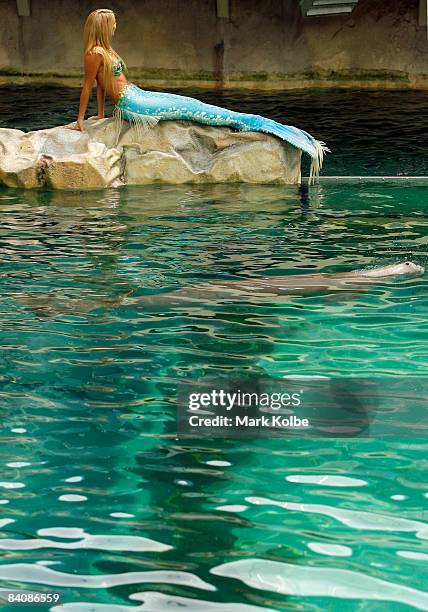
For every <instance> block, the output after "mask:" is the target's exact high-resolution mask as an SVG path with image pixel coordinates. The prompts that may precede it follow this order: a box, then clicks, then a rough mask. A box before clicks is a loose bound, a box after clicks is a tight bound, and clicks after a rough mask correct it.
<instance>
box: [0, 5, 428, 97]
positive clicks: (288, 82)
mask: <svg viewBox="0 0 428 612" xmlns="http://www.w3.org/2000/svg"><path fill="white" fill-rule="evenodd" d="M101 6H106V7H108V8H112V9H113V10H114V11H115V13H116V15H117V21H118V28H117V34H116V36H115V40H114V46H115V48H116V49H117V50H118V51H119V53H120V54H121V55H123V57H124V58H125V61H126V62H127V65H128V68H129V77H130V78H131V79H133V80H135V81H136V82H138V83H139V84H142V85H144V84H154V85H156V86H172V85H177V86H183V85H200V86H204V87H212V86H218V87H229V86H230V87H236V86H239V87H249V88H264V89H266V88H267V89H282V88H294V87H311V86H332V85H333V86H337V85H339V86H351V87H352V86H366V87H373V86H374V87H400V88H408V87H414V88H428V63H427V60H428V41H427V33H426V30H425V28H423V27H420V26H418V0H388V2H385V0H360V2H359V4H358V5H357V8H356V9H355V10H354V12H353V14H352V15H351V16H344V17H343V16H334V17H319V18H306V19H304V18H303V17H302V16H301V13H300V9H299V4H298V1H297V0H263V1H262V0H230V6H231V13H230V19H229V20H226V19H218V18H217V16H216V2H215V0H122V1H109V0H106V2H105V4H104V2H103V1H102V2H94V1H92V0H73V2H71V1H70V0H49V2H46V0H30V7H31V15H30V17H19V16H18V15H17V10H16V2H15V0H0V82H11V81H12V82H13V81H18V82H22V81H23V80H42V81H48V80H51V81H52V80H53V81H65V82H69V83H70V84H80V83H81V74H82V68H81V65H82V48H81V47H82V29H83V24H84V20H85V18H86V16H87V14H88V13H89V12H90V11H91V10H93V9H94V8H99V7H101Z"/></svg>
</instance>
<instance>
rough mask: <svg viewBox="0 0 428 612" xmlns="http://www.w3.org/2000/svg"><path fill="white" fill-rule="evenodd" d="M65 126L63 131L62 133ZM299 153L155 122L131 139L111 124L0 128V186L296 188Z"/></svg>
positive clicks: (228, 132)
mask: <svg viewBox="0 0 428 612" xmlns="http://www.w3.org/2000/svg"><path fill="white" fill-rule="evenodd" d="M71 125H73V124H70V126H71ZM300 162H301V151H300V150H299V149H296V148H295V147H292V146H291V145H289V144H288V143H285V142H282V141H280V140H279V139H278V138H276V137H275V136H271V135H269V134H263V133H260V132H239V131H235V130H233V129H231V128H228V127H211V126H206V125H201V124H198V123H194V122H188V121H186V122H185V121H161V122H159V123H158V124H157V125H156V126H155V127H154V128H152V129H151V130H149V131H148V132H146V133H145V134H144V135H143V136H141V137H138V136H137V133H136V131H135V128H133V127H131V126H130V125H129V124H126V123H125V125H124V126H123V127H122V130H121V132H120V133H119V132H118V129H117V125H116V123H115V122H114V120H113V119H101V120H98V121H96V120H91V119H88V120H86V121H85V122H84V132H79V131H77V130H72V129H70V128H69V127H67V126H59V127H54V128H50V129H47V130H37V131H34V132H27V133H26V132H22V131H21V130H13V129H6V128H0V184H2V183H3V184H4V185H7V186H9V187H24V188H27V189H32V188H38V187H47V188H51V189H100V188H104V187H120V186H122V185H127V184H128V185H145V184H149V183H163V184H179V183H233V182H245V183H268V184H269V183H271V184H288V185H289V184H297V183H300V178H301V174H300Z"/></svg>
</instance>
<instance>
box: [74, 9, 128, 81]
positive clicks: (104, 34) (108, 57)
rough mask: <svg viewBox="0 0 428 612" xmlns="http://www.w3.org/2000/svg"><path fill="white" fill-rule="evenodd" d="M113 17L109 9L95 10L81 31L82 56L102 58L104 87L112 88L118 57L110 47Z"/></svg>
mask: <svg viewBox="0 0 428 612" xmlns="http://www.w3.org/2000/svg"><path fill="white" fill-rule="evenodd" d="M114 23H115V15H114V13H113V11H111V10H110V9H97V10H96V11H92V13H90V14H89V15H88V17H87V19H86V22H85V28H84V30H83V48H84V54H85V55H86V54H87V53H99V54H100V55H102V57H103V61H104V68H103V76H104V83H105V86H106V87H109V88H112V87H113V74H112V68H113V64H114V63H116V61H117V60H118V59H119V55H118V54H117V53H116V51H115V50H114V49H113V47H112V46H111V39H112V37H113V31H114V30H113V26H114Z"/></svg>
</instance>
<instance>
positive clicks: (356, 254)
mask: <svg viewBox="0 0 428 612" xmlns="http://www.w3.org/2000/svg"><path fill="white" fill-rule="evenodd" d="M42 94H45V95H46V100H48V101H49V104H50V106H49V105H48V108H52V109H53V110H52V113H53V115H51V124H55V123H60V122H63V121H66V120H70V119H71V118H70V117H68V115H67V116H65V114H62V115H61V112H62V111H61V110H60V108H59V107H60V106H61V105H60V103H59V102H58V99H57V95H55V96H53V95H52V90H51V89H50V88H49V89H46V90H39V91H38V94H37V95H39V96H41V95H42ZM8 95H9V96H10V97H9V103H10V100H12V99H16V98H14V96H17V94H16V91H14V90H9V93H8ZM67 95H68V96H69V99H70V100H71V101H72V102H73V104H74V105H75V100H76V92H74V91H72V92H68V94H67ZM204 95H205V96H206V99H207V101H212V102H217V103H220V104H222V105H226V102H227V99H226V96H223V97H221V99H220V98H217V99H216V100H215V99H214V93H207V92H205V93H204ZM383 95H385V98H383ZM383 95H382V97H381V96H380V95H379V96H378V98H377V100H378V102H377V104H374V103H373V107H372V111H371V110H370V108H371V107H370V105H369V103H368V102H367V105H366V107H365V108H368V109H369V110H368V111H367V116H365V115H363V116H362V117H360V120H361V121H364V130H365V133H366V134H369V133H370V131H371V127H370V126H373V125H377V122H376V117H379V116H380V115H381V114H382V108H380V107H379V105H380V104H381V102H382V101H383V103H384V104H385V107H384V108H383V114H384V116H388V121H389V122H390V123H389V124H388V125H390V129H391V130H392V127H391V126H392V124H393V123H394V122H395V124H396V125H398V124H399V119H398V118H399V113H400V112H401V111H399V109H400V108H401V109H408V111H409V113H410V108H411V107H412V104H413V102H414V101H415V99H416V98H417V97H418V96H419V94H413V93H409V94H407V93H401V94H398V93H397V92H394V94H383ZM299 96H300V97H299ZM329 96H330V97H329ZM340 96H343V97H344V98H345V99H346V98H348V101H349V100H350V99H351V98H352V95H351V94H350V93H349V94H348V93H344V94H342V92H341V93H340V95H339V93H337V92H330V94H328V92H322V93H321V94H320V97H319V98H318V97H317V94H316V93H311V94H310V95H309V94H303V93H302V94H292V95H291V94H290V104H291V102H293V105H294V107H297V108H298V109H300V111H301V116H300V120H299V123H297V120H296V122H294V121H290V123H296V124H297V125H298V124H300V125H301V126H302V127H304V128H305V129H307V130H308V131H310V132H311V131H312V132H316V135H317V136H318V137H321V136H322V137H323V139H324V140H326V141H327V142H329V143H330V141H334V140H335V139H336V140H337V146H338V148H339V150H341V151H343V152H344V150H345V148H346V149H348V148H349V151H348V153H347V154H345V153H344V155H343V158H341V159H339V160H338V159H337V157H342V153H340V155H339V154H338V153H336V154H335V158H334V157H333V156H331V157H329V158H328V160H327V162H326V164H327V165H326V171H325V172H326V174H331V175H339V174H341V173H342V174H347V175H356V174H366V175H367V174H376V173H378V174H385V175H386V174H395V175H397V178H396V179H395V180H392V179H391V180H383V179H377V180H376V179H370V180H365V181H362V180H348V181H339V180H332V181H330V182H325V183H323V182H321V183H320V184H319V185H317V186H315V187H313V188H310V189H307V188H297V187H283V186H262V185H258V186H251V185H237V184H235V185H206V186H192V185H184V186H156V185H153V186H146V187H132V188H131V187H129V188H123V189H118V190H114V189H111V190H103V191H96V192H76V191H69V192H53V191H22V190H14V189H6V188H1V189H0V211H1V225H0V229H1V232H0V246H1V253H2V258H1V266H2V270H1V272H2V273H1V275H0V283H1V291H0V315H1V318H0V321H1V349H2V350H1V370H0V381H1V387H0V393H1V400H0V401H1V408H2V436H3V445H2V446H1V448H0V453H1V457H0V460H1V465H2V474H1V482H0V493H1V495H0V509H1V515H0V550H1V551H2V559H1V563H0V587H1V588H21V589H22V588H25V589H29V590H32V591H37V592H43V593H48V592H57V593H60V594H61V596H62V597H63V604H62V606H57V607H56V608H53V609H56V610H60V609H61V610H64V611H68V610H70V611H71V610H106V611H107V612H108V611H110V612H123V610H128V609H138V610H145V611H148V610H150V611H151V612H152V611H153V612H155V611H156V612H157V611H162V610H179V609H180V610H181V609H185V610H190V611H193V612H199V611H201V610H203V609H207V610H213V611H219V612H222V611H224V612H226V611H227V612H229V611H230V612H232V611H236V612H238V611H239V612H241V611H242V612H252V611H255V610H296V611H297V610H305V611H306V610H309V611H312V610H313V611H324V610H336V609H337V610H342V609H344V610H394V612H395V611H401V610H403V612H404V611H405V610H409V609H420V610H428V595H427V593H426V588H425V580H424V578H425V576H426V561H427V559H428V551H427V547H426V541H427V539H428V526H427V522H426V509H425V508H426V503H427V498H428V486H427V483H426V470H425V463H426V452H427V444H426V440H425V439H423V438H419V439H417V438H416V437H415V435H414V433H415V432H413V431H411V430H409V429H404V428H403V432H402V437H400V438H393V439H382V437H379V438H376V439H375V438H361V439H329V440H321V439H316V440H304V439H293V440H291V439H254V440H237V439H218V438H217V439H213V440H208V439H203V440H201V439H184V438H177V436H176V393H177V386H178V383H179V382H180V381H183V379H185V380H191V379H194V378H197V377H205V376H220V377H221V376H223V377H230V376H243V377H252V378H254V379H256V378H257V377H263V376H269V377H276V378H278V379H282V378H283V377H284V376H287V375H303V374H305V375H313V374H315V375H323V376H327V377H338V378H342V377H349V376H352V377H359V376H364V377H368V376H369V377H382V378H383V379H385V380H388V379H390V380H396V379H397V378H401V379H402V380H403V381H406V380H407V379H408V377H409V376H410V375H411V376H412V377H416V378H420V379H421V380H423V379H424V377H425V376H426V371H427V362H428V356H427V351H426V346H427V323H426V312H427V310H426V309H427V298H426V295H427V293H426V275H422V276H414V277H407V278H400V279H396V278H395V279H381V280H379V282H376V283H373V284H372V283H370V284H369V285H368V286H367V287H364V288H361V290H359V291H355V290H341V291H331V292H326V293H323V294H321V295H301V296H298V295H297V296H296V295H295V296H290V297H288V298H284V297H282V298H275V297H272V298H271V299H268V300H266V299H264V300H260V299H258V297H257V296H251V297H248V299H246V300H239V301H238V300H232V299H229V300H225V299H221V298H218V297H217V298H216V297H203V296H202V297H201V300H200V301H199V302H195V303H186V302H183V303H182V304H180V303H178V304H177V303H172V302H170V303H168V299H167V297H165V295H166V294H168V292H169V291H171V290H175V289H178V288H184V287H187V286H189V285H192V284H195V283H206V282H209V281H214V280H224V279H229V280H240V279H244V278H251V277H253V276H254V277H255V276H258V275H260V274H265V275H267V274H269V275H278V274H287V275H288V274H295V273H299V274H303V273H312V272H335V271H347V270H352V269H357V268H363V267H368V266H374V265H384V264H386V263H391V262H397V261H404V260H405V259H411V260H412V261H415V262H416V263H419V264H420V265H423V266H426V265H427V261H428V257H427V237H428V221H427V213H426V211H427V207H426V202H427V195H428V186H427V185H426V183H425V181H423V180H414V179H411V178H408V179H403V178H402V177H400V176H398V175H400V173H401V171H402V173H403V174H408V175H411V174H414V175H416V174H418V175H423V174H424V173H426V170H425V168H426V158H425V161H424V158H423V157H422V147H421V140H418V136H417V133H416V132H417V130H422V125H421V121H422V114H420V115H419V114H418V117H419V119H418V120H419V123H418V124H417V127H415V125H416V123H417V122H416V123H415V122H413V123H412V126H413V128H412V129H413V130H414V132H412V133H411V134H410V132H409V134H410V136H409V138H411V139H412V143H415V144H414V147H413V146H411V143H410V142H407V144H406V146H404V145H403V146H402V147H400V152H399V153H397V151H398V149H397V148H396V149H395V150H394V154H393V155H392V154H391V153H390V149H389V148H388V147H389V145H387V144H385V143H386V141H387V140H388V136H387V134H389V132H388V129H387V128H386V127H385V126H380V127H379V126H378V128H377V129H379V133H382V134H383V135H384V136H383V140H382V141H379V140H377V141H375V139H374V136H373V140H370V142H371V145H370V146H371V147H372V148H371V152H370V155H369V157H370V156H372V157H373V160H375V163H376V166H373V167H371V168H369V167H368V166H367V164H368V163H369V161H368V157H367V156H366V154H365V153H364V151H366V146H363V145H362V144H361V140H360V139H361V138H362V135H361V133H362V132H361V130H362V128H361V126H360V125H358V122H357V119H356V118H355V116H353V115H352V113H351V108H352V106H353V105H352V104H350V103H349V104H348V106H346V105H345V106H344V104H342V102H341V100H342V98H341V97H340ZM354 96H355V99H358V100H360V103H361V101H362V100H363V98H364V96H367V100H368V101H370V100H372V99H374V97H375V94H374V93H370V92H368V93H366V94H363V93H358V94H357V93H355V94H354ZM201 97H202V94H201ZM72 98H73V99H72ZM208 98H210V99H208ZM250 98H251V96H248V99H247V98H246V99H245V104H246V108H245V110H249V108H248V107H247V104H249V101H248V100H249V99H250ZM4 100H5V98H4V97H3V98H2V102H1V104H2V105H5V106H7V107H8V108H9V109H10V107H9V106H8V105H7V103H6V102H5V101H4ZM394 100H395V106H394V103H393V101H394ZM400 100H401V102H400ZM419 100H420V104H421V109H422V108H423V104H426V102H423V100H422V99H419ZM63 101H64V99H62V100H61V103H63ZM250 101H251V100H250ZM283 101H286V96H285V95H284V97H283ZM232 103H234V104H238V99H237V98H234V97H233V96H232V97H231V98H230V105H231V104H232ZM284 103H285V102H284ZM309 103H310V104H311V105H312V104H313V108H314V109H315V110H316V112H315V114H316V115H317V117H314V116H311V115H310V114H308V117H309V119H308V122H307V124H305V125H302V120H303V119H304V109H305V108H308V106H307V105H309ZM327 103H328V104H327ZM259 104H260V109H259V111H258V112H261V108H262V104H261V102H260V100H259ZM271 104H273V97H272V98H270V97H269V96H267V97H266V108H267V110H268V111H271V112H270V116H274V114H275V113H274V111H275V108H276V107H274V106H270V105H271ZM388 104H391V107H392V108H393V109H395V111H394V112H396V113H397V114H396V115H395V118H394V117H393V115H394V112H392V111H391V112H390V113H389V112H387V111H388V108H389V107H388V106H387V105H388ZM238 108H239V106H238ZM281 108H282V107H281ZM311 108H312V106H311ZM332 108H334V109H335V112H336V110H337V113H339V115H340V117H342V116H343V117H344V115H342V113H345V112H346V108H347V109H348V110H347V112H348V119H349V126H350V131H349V133H347V134H346V142H345V135H344V134H343V133H342V134H340V136H339V130H338V131H337V132H335V130H334V129H333V127H332V123H331V121H332V119H331V115H332ZM55 109H56V110H55ZM416 110H417V108H415V106H414V105H413V113H414V115H413V118H415V117H416V115H417V113H416ZM9 112H11V111H10V110H9ZM14 112H18V111H17V110H16V109H15V111H14ZM55 112H56V113H57V115H55V116H54V113H55ZM67 112H68V111H67ZM293 112H294V116H295V117H296V118H297V115H298V111H297V110H294V111H293ZM403 112H404V111H403ZM70 113H71V110H70ZM281 113H282V114H283V110H281V112H279V111H278V114H281ZM264 114H268V112H265V113H264ZM333 114H334V113H333ZM2 116H3V115H2ZM335 116H336V117H337V116H338V115H337V114H336V115H335ZM52 117H54V119H53V118H52ZM67 117H68V118H67ZM276 118H279V117H276ZM322 118H324V120H323V121H322V120H321V119H322ZM56 119H58V121H57V120H56ZM344 120H345V119H344ZM5 122H6V123H7V124H8V127H12V125H13V126H14V127H21V128H25V129H30V128H34V129H35V128H39V127H45V126H46V125H48V124H49V122H48V118H47V117H44V118H43V122H44V123H43V125H42V120H41V115H40V114H36V115H32V116H29V117H28V118H25V117H24V118H22V117H21V118H20V119H17V118H16V116H15V122H14V121H13V117H12V115H8V116H7V117H6V119H4V120H3V126H4V124H5ZM20 122H21V123H20ZM338 122H339V120H338ZM308 124H310V125H308ZM425 127H426V126H425ZM315 128H316V129H315ZM360 128H361V129H360ZM409 130H410V127H409ZM410 131H411V130H410ZM420 134H422V131H421V132H420ZM339 138H341V139H342V140H341V142H342V144H341V145H340V146H342V149H340V146H339ZM367 138H369V137H368V136H367ZM396 138H397V139H398V138H401V139H403V140H406V138H405V136H403V135H400V136H396ZM420 138H422V136H420ZM395 142H397V140H395ZM376 147H377V148H376ZM386 151H388V153H386ZM334 164H336V165H334ZM424 164H425V166H424ZM373 168H375V170H376V171H373ZM400 169H401V170H400ZM341 170H342V171H343V172H341ZM11 608H12V607H11Z"/></svg>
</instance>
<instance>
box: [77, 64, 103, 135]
mask: <svg viewBox="0 0 428 612" xmlns="http://www.w3.org/2000/svg"><path fill="white" fill-rule="evenodd" d="M102 59H103V58H102V56H101V55H100V54H99V53H87V54H86V55H85V80H84V82H83V87H82V92H81V94H80V105H79V114H78V116H77V122H76V128H75V129H77V130H81V131H82V132H83V121H84V119H85V112H86V108H87V106H88V102H89V98H90V96H91V93H92V87H93V84H94V81H95V78H96V76H97V72H98V69H99V67H100V64H101V62H102ZM97 99H98V87H97ZM103 112H104V111H103Z"/></svg>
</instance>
